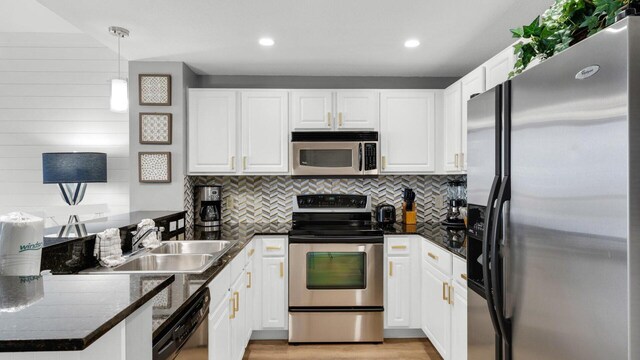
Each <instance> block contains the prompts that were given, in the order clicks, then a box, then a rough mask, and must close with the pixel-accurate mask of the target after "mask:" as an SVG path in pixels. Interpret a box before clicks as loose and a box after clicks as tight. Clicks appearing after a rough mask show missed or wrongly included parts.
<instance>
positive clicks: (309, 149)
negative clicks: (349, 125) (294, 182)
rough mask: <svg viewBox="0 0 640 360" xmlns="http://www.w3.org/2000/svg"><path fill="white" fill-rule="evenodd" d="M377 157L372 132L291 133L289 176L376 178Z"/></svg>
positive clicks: (376, 144) (377, 171) (377, 148)
mask: <svg viewBox="0 0 640 360" xmlns="http://www.w3.org/2000/svg"><path fill="white" fill-rule="evenodd" d="M378 153H379V144H378V132H376V131H309V132H303V131H294V132H292V133H291V152H290V154H291V162H290V163H291V175H292V176H371V175H378V174H380V169H379V166H378V163H379V161H378Z"/></svg>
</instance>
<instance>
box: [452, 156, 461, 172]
mask: <svg viewBox="0 0 640 360" xmlns="http://www.w3.org/2000/svg"><path fill="white" fill-rule="evenodd" d="M459 158H460V156H459V154H457V153H456V154H455V156H454V157H453V161H454V162H455V165H456V169H457V168H459V167H460V165H458V164H459V162H458V159H459Z"/></svg>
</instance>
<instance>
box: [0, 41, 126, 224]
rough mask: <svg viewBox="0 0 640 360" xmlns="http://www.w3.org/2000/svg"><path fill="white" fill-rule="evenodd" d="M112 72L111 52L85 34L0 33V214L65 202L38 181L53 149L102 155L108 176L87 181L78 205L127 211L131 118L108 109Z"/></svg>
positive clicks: (114, 68)
mask: <svg viewBox="0 0 640 360" xmlns="http://www.w3.org/2000/svg"><path fill="white" fill-rule="evenodd" d="M121 66H122V71H123V72H124V73H123V76H126V72H127V63H126V61H122V62H121ZM117 71H118V62H117V54H116V53H114V52H113V51H111V50H110V49H108V48H106V47H105V46H103V45H102V44H100V43H98V42H97V41H96V40H94V39H92V38H91V37H89V36H87V35H84V34H80V33H75V34H74V33H2V32H0V214H4V213H7V212H9V211H15V210H24V211H33V212H37V211H41V209H42V207H49V206H58V205H64V203H63V202H62V199H61V198H60V195H59V193H58V188H57V186H55V185H44V184H42V160H41V156H42V155H41V154H42V153H43V152H53V151H99V152H105V153H107V159H108V160H107V163H108V182H107V183H104V184H89V186H88V188H87V194H86V196H85V199H84V201H83V205H84V204H107V205H108V207H109V213H112V214H115V213H122V212H127V211H129V116H128V114H126V113H125V114H116V113H112V112H111V111H109V95H110V82H109V81H110V79H111V78H113V77H116V76H117Z"/></svg>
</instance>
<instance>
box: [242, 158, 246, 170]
mask: <svg viewBox="0 0 640 360" xmlns="http://www.w3.org/2000/svg"><path fill="white" fill-rule="evenodd" d="M242 170H247V157H246V156H243V157H242Z"/></svg>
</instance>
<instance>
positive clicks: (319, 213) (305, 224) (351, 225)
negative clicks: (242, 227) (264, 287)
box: [289, 194, 384, 343]
mask: <svg viewBox="0 0 640 360" xmlns="http://www.w3.org/2000/svg"><path fill="white" fill-rule="evenodd" d="M293 207H294V210H293V224H292V229H291V231H290V232H289V342H291V343H309V342H382V341H383V326H384V325H383V319H384V315H383V311H384V308H383V250H384V237H383V232H382V231H381V230H377V229H374V228H372V224H371V198H370V197H369V196H364V195H337V194H324V195H298V196H296V197H295V198H294V204H293Z"/></svg>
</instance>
